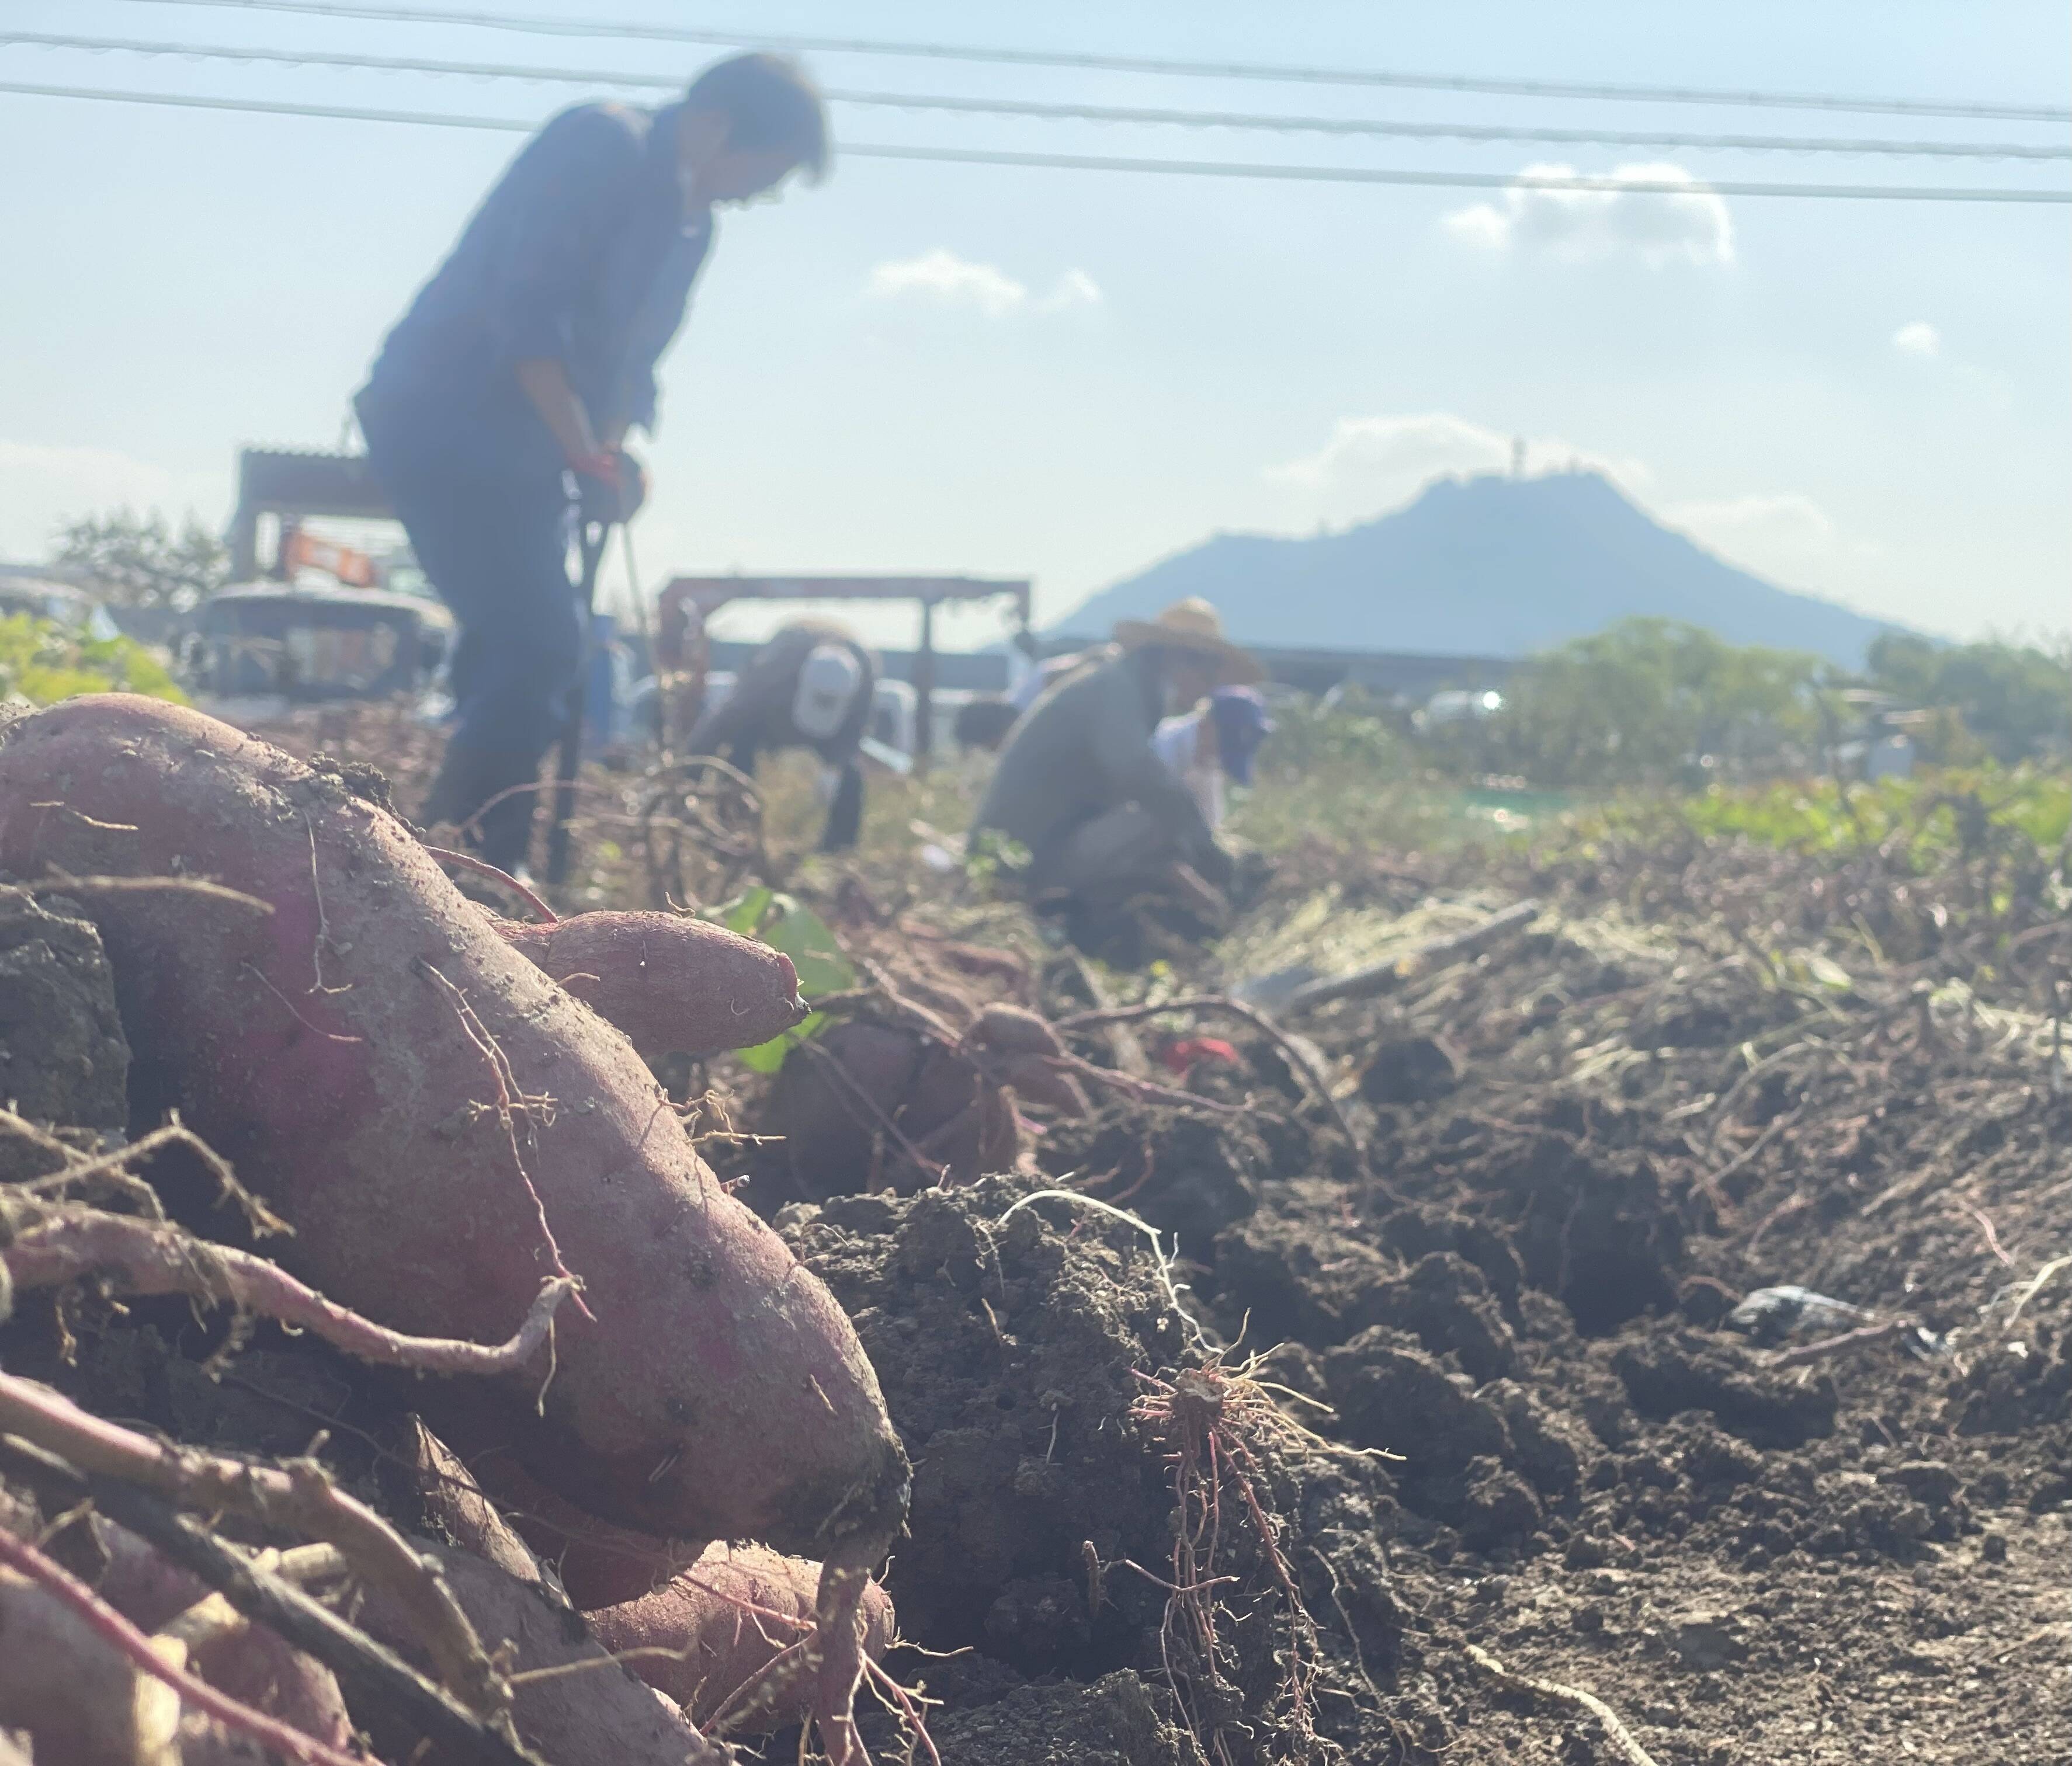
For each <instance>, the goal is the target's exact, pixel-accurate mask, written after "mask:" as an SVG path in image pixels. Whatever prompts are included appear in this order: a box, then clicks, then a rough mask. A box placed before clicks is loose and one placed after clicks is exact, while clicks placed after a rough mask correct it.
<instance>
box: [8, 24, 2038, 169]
mask: <svg viewBox="0 0 2072 1766" xmlns="http://www.w3.org/2000/svg"><path fill="white" fill-rule="evenodd" d="M10 44H13V45H19V46H21V47H28V48H35V49H46V50H82V51H90V52H93V53H96V54H102V53H112V54H121V55H171V56H179V57H182V58H184V59H188V60H197V61H232V62H263V63H265V64H269V65H275V66H282V67H294V68H354V69H364V70H366V71H368V72H376V73H413V74H432V75H438V76H452V77H457V78H464V79H471V80H530V81H535V82H537V83H540V84H547V85H562V86H583V87H588V88H597V87H630V88H635V89H640V90H652V91H672V92H673V91H679V90H680V89H681V88H682V87H683V85H684V80H683V78H682V76H680V75H676V74H655V73H631V72H623V71H617V72H615V71H612V70H608V69H605V68H590V69H588V70H571V69H567V68H540V67H532V66H528V65H525V64H522V63H514V62H485V61H450V60H437V59H432V58H427V57H422V56H416V55H359V54H354V53H352V52H349V51H334V50H320V49H269V48H251V47H231V46H228V45H224V44H202V43H167V42H162V41H151V40H143V39H135V38H121V37H81V36H69V35H60V34H57V33H54V32H47V31H0V46H6V45H10ZM824 96H825V97H828V99H829V100H831V101H833V102H834V103H837V104H844V105H857V106H859V107H867V108H872V109H890V110H921V111H938V112H949V113H955V114H958V115H964V116H988V117H1033V118H1038V119H1041V120H1042V121H1072V122H1097V123H1124V124H1149V125H1154V126H1159V125H1165V126H1174V127H1178V128H1186V129H1252V130H1272V131H1275V132H1278V133H1308V134H1322V135H1334V136H1376V137H1384V138H1391V139H1396V140H1409V141H1465V142H1534V143H1539V144H1543V145H1544V144H1554V145H1562V146H1605V147H1655V148H1680V149H1690V150H1719V151H1727V152H1753V153H1794V154H1875V155H1881V156H1887V157H1893V158H1953V159H2013V160H2031V161H2046V160H2072V145H2067V144H2065V143H2062V142H2061V143H2037V142H1953V141H1890V140H1838V139H1836V138H1832V137H1823V136H1793V135H1702V134H1688V133H1678V132H1675V131H1669V130H1657V129H1543V128H1527V127H1521V126H1515V125H1486V124H1480V123H1455V122H1436V123H1435V122H1403V121H1384V120H1371V119H1367V118H1360V117H1315V116H1260V115H1257V114H1256V113H1250V112H1243V111H1222V110H1183V109H1161V108H1154V107H1145V106H1137V105H1085V104H1054V103H1049V102H1046V101H1038V100H1029V99H1020V98H972V97H942V96H936V95H933V94H926V93H915V92H853V91H849V90H845V89H841V88H828V90H827V92H825V94H824Z"/></svg>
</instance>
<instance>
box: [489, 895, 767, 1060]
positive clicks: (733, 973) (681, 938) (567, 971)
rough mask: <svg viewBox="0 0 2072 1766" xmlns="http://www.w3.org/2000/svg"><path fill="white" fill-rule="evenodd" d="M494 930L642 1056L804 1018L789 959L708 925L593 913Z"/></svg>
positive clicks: (735, 1045)
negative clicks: (623, 1035) (613, 1027)
mask: <svg viewBox="0 0 2072 1766" xmlns="http://www.w3.org/2000/svg"><path fill="white" fill-rule="evenodd" d="M492 923H493V924H494V926H495V928H496V931H497V934H498V935H499V936H500V938H503V939H504V943H507V944H508V945H509V946H510V947H511V948H512V950H514V951H518V952H520V954H521V955H524V958H525V959H526V960H527V961H528V962H530V963H532V964H534V965H535V966H536V967H538V968H539V969H541V971H544V972H545V973H546V974H548V975H552V976H553V978H554V980H557V982H559V983H560V984H561V987H562V988H563V989H564V990H565V992H569V993H572V994H574V996H576V998H578V1000H582V1002H583V1004H585V1005H586V1006H588V1007H589V1008H590V1009H591V1010H592V1011H593V1012H596V1013H597V1015H598V1016H599V1017H600V1018H602V1019H603V1020H604V1021H606V1023H608V1024H611V1025H616V1026H617V1027H618V1028H619V1029H621V1030H623V1031H624V1032H625V1033H626V1035H627V1040H628V1041H631V1043H632V1045H633V1046H634V1047H635V1049H638V1050H639V1052H640V1053H641V1055H642V1056H643V1058H655V1057H657V1056H660V1055H666V1054H687V1055H693V1056H698V1055H713V1054H718V1053H722V1051H724V1050H726V1049H746V1048H749V1047H750V1046H752V1045H754V1044H756V1043H759V1042H767V1041H769V1040H770V1039H771V1037H774V1036H777V1035H779V1034H780V1033H783V1031H786V1030H788V1029H791V1026H792V1025H795V1024H796V1023H798V1022H799V1021H800V1019H802V1018H804V1016H805V1015H806V1002H805V1001H804V1000H802V999H800V997H799V977H798V973H797V971H796V970H794V969H793V968H792V967H791V959H790V958H789V957H787V956H786V955H784V953H783V951H775V950H772V949H771V947H769V946H768V945H767V944H759V943H756V942H755V940H754V939H753V938H742V936H741V935H740V934H738V933H735V932H730V931H728V930H726V927H724V926H713V925H712V924H711V923H710V922H707V921H705V920H694V919H691V918H687V917H686V916H685V915H682V914H651V913H598V914H571V915H570V916H569V918H566V919H562V920H552V921H545V922H532V921H521V920H497V921H495V922H492Z"/></svg>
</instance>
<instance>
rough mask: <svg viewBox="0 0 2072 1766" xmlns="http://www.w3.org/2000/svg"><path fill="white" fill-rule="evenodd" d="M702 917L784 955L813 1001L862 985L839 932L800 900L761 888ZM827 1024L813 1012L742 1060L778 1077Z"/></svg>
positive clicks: (821, 1014) (756, 1070)
mask: <svg viewBox="0 0 2072 1766" xmlns="http://www.w3.org/2000/svg"><path fill="white" fill-rule="evenodd" d="M700 918H702V919H707V920H712V921H714V922H717V923H718V924H719V925H721V926H725V927H726V929H727V930H728V931H730V932H738V933H739V934H741V935H742V937H743V938H759V939H761V940H762V942H763V943H765V944H767V945H769V946H770V947H772V948H773V949H775V950H779V951H783V953H784V955H787V957H789V958H790V959H791V967H793V968H795V969H796V970H797V971H799V992H800V993H802V994H803V995H804V996H805V997H806V998H807V999H808V1000H816V999H821V998H824V996H827V995H828V994H830V993H841V992H845V990H847V989H848V988H853V987H854V986H855V985H856V967H855V965H854V964H853V963H851V962H850V961H849V958H848V956H847V955H846V954H845V952H844V951H843V950H842V947H841V940H840V939H839V938H837V937H836V936H835V934H834V930H833V928H832V927H831V926H828V923H827V922H826V921H824V920H823V919H822V918H820V915H818V914H816V913H814V912H813V910H812V909H811V908H809V907H807V906H805V905H804V903H803V902H801V901H800V900H799V899H798V898H797V897H796V896H791V895H786V894H784V893H781V892H780V891H779V890H776V889H771V888H769V887H768V886H767V885H761V884H759V885H757V886H756V887H755V888H754V889H750V890H748V891H747V892H746V893H744V894H741V895H738V896H736V897H734V899H733V900H732V901H722V902H721V903H720V904H719V905H718V906H717V907H711V908H707V909H706V910H705V911H704V913H703V914H701V915H700ZM826 1023H827V1017H826V1015H825V1014H824V1012H808V1014H807V1016H806V1017H805V1018H804V1021H802V1022H800V1023H799V1024H796V1025H793V1026H792V1027H791V1029H789V1030H787V1031H784V1032H783V1033H780V1034H779V1035H777V1036H775V1037H771V1039H770V1041H767V1042H763V1043H759V1044H757V1045H755V1047H754V1048H752V1049H742V1050H741V1051H740V1058H741V1060H742V1062H744V1063H746V1066H748V1068H749V1070H750V1071H751V1072H754V1073H775V1071H776V1070H778V1069H779V1067H781V1066H783V1064H784V1057H785V1056H786V1055H787V1054H788V1053H791V1049H793V1048H794V1047H795V1046H796V1045H798V1044H799V1043H801V1042H804V1041H805V1040H806V1039H807V1038H808V1037H812V1036H817V1035H818V1034H819V1033H820V1030H821V1029H822V1028H823V1027H824V1025H825V1024H826Z"/></svg>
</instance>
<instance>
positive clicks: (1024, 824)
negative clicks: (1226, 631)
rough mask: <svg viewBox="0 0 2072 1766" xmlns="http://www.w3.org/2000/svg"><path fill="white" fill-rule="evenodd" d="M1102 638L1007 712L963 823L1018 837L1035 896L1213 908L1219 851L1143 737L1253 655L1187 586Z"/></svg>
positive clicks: (1223, 863) (1221, 878)
mask: <svg viewBox="0 0 2072 1766" xmlns="http://www.w3.org/2000/svg"><path fill="white" fill-rule="evenodd" d="M1115 638H1116V641H1115V643H1114V644H1113V645H1112V647H1110V648H1109V649H1108V651H1105V652H1104V653H1100V654H1099V655H1095V656H1092V657H1089V658H1088V659H1087V662H1086V664H1085V665H1084V666H1082V667H1079V668H1078V669H1076V670H1075V671H1074V672H1073V673H1072V674H1071V675H1070V676H1068V677H1067V678H1066V679H1065V680H1063V681H1061V682H1059V684H1056V685H1054V686H1053V687H1051V688H1050V689H1049V690H1048V691H1046V692H1045V693H1044V694H1043V695H1042V697H1040V698H1039V699H1038V700H1037V701H1036V703H1035V704H1034V705H1033V706H1032V707H1031V708H1030V709H1029V710H1028V711H1027V712H1026V713H1025V714H1024V715H1023V717H1022V720H1021V721H1020V722H1019V723H1017V725H1015V726H1014V729H1013V733H1011V734H1010V735H1009V737H1008V740H1007V745H1006V746H1005V749H1004V750H1002V752H1001V757H1000V764H999V766H998V767H997V769H996V770H995V771H994V774H993V780H992V783H991V785H990V786H989V789H988V790H987V792H986V795H985V801H984V802H983V803H980V806H979V810H978V815H977V817H976V820H975V821H974V823H973V825H972V834H973V836H974V838H977V837H979V836H983V835H984V834H985V833H986V832H995V833H997V834H1000V835H1001V836H1005V837H1006V838H1007V839H1009V840H1013V841H1015V842H1017V844H1020V845H1022V846H1023V847H1025V848H1027V850H1028V853H1029V859H1028V864H1027V868H1026V871H1024V872H1023V873H1022V881H1023V883H1024V884H1025V885H1026V887H1027V888H1028V889H1030V891H1031V892H1032V893H1034V894H1036V895H1038V896H1039V897H1050V898H1052V899H1053V900H1056V899H1058V898H1059V897H1063V898H1064V900H1065V901H1066V903H1067V905H1068V906H1072V907H1075V908H1078V909H1081V910H1092V911H1094V912H1096V913H1097V912H1100V911H1101V910H1105V909H1112V908H1114V907H1118V906H1121V905H1123V904H1124V903H1125V902H1127V901H1129V900H1131V899H1132V898H1133V897H1137V896H1141V895H1146V894H1161V895H1165V896H1167V897H1172V898H1176V899H1178V900H1179V901H1182V903H1184V904H1185V905H1186V906H1189V907H1190V909H1192V910H1194V911H1196V912H1197V913H1198V914H1202V916H1203V917H1204V918H1207V919H1208V920H1210V921H1211V923H1217V922H1220V921H1221V920H1222V919H1223V918H1224V917H1225V916H1226V915H1227V912H1228V903H1227V900H1226V898H1225V896H1224V893H1223V892H1224V890H1225V889H1227V886H1228V885H1229V882H1230V879H1231V873H1232V869H1233V865H1232V860H1231V855H1230V852H1228V850H1227V848H1225V847H1224V846H1223V844H1221V843H1220V842H1219V840H1218V839H1217V837H1216V835H1215V831H1214V830H1213V829H1212V828H1211V827H1210V825H1209V822H1208V819H1207V816H1205V815H1203V813H1202V805H1201V804H1200V803H1198V801H1197V800H1196V799H1195V796H1194V793H1193V792H1192V791H1190V790H1189V789H1188V786H1187V785H1186V782H1184V781H1183V780H1182V778H1180V777H1179V776H1178V774H1176V773H1175V772H1174V770H1172V769H1171V768H1170V767H1169V766H1167V765H1166V763H1165V762H1164V761H1163V760H1162V759H1161V758H1160V757H1159V755H1158V754H1157V750H1155V749H1154V747H1153V737H1154V735H1155V734H1156V733H1157V729H1158V727H1159V725H1160V723H1161V720H1163V719H1164V718H1165V717H1167V716H1169V715H1185V714H1186V713H1190V712H1192V711H1193V710H1194V707H1195V706H1196V705H1198V704H1199V703H1200V702H1201V701H1202V700H1203V699H1204V698H1206V697H1207V696H1208V695H1209V694H1211V692H1214V691H1215V689H1216V688H1218V687H1219V686H1237V685H1242V684H1248V683H1250V682H1252V681H1256V680H1258V679H1259V677H1260V670H1259V667H1258V665H1257V664H1256V663H1255V662H1253V660H1252V658H1251V657H1249V656H1248V655H1246V654H1245V653H1244V651H1241V650H1239V648H1238V647H1236V646H1235V645H1234V644H1232V643H1231V642H1230V641H1229V640H1228V639H1226V638H1225V637H1224V636H1223V622H1222V621H1221V619H1220V618H1218V616H1217V614H1216V610H1215V608H1214V607H1212V606H1210V605H1209V603H1208V602H1206V601H1202V600H1199V599H1194V598H1190V599H1189V600H1186V601H1182V602H1178V603H1176V604H1175V605H1174V606H1170V607H1168V608H1167V609H1166V610H1165V611H1164V612H1163V613H1161V614H1159V615H1158V617H1157V618H1156V619H1154V620H1149V621H1145V620H1124V621H1123V622H1121V623H1120V624H1119V625H1117V626H1116V632H1115Z"/></svg>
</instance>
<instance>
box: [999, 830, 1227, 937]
mask: <svg viewBox="0 0 2072 1766" xmlns="http://www.w3.org/2000/svg"><path fill="white" fill-rule="evenodd" d="M1027 881H1028V885H1029V886H1030V888H1031V889H1033V890H1034V892H1035V893H1039V894H1040V893H1049V892H1052V891H1061V892H1063V893H1066V894H1068V895H1071V896H1074V897H1077V898H1079V900H1081V901H1086V902H1088V903H1090V904H1092V905H1095V906H1114V905H1116V904H1117V903H1119V902H1121V901H1127V900H1128V898H1129V897H1132V896H1133V895H1137V894H1141V893H1146V892H1150V893H1161V894H1165V895H1170V896H1174V897H1178V898H1179V899H1180V900H1182V901H1185V902H1186V903H1187V904H1188V905H1189V906H1191V907H1193V908H1194V909H1195V910H1198V912H1200V913H1201V914H1202V915H1203V916H1204V917H1205V918H1208V919H1211V920H1212V921H1213V920H1219V919H1221V918H1223V916H1224V915H1225V914H1227V912H1228V907H1227V903H1226V902H1225V901H1224V900H1223V895H1222V893H1220V892H1219V890H1217V889H1215V887H1214V886H1213V885H1211V884H1209V883H1207V882H1205V881H1202V877H1201V876H1200V875H1199V874H1198V873H1197V872H1196V871H1195V870H1194V869H1193V867H1192V866H1190V865H1189V864H1188V863H1187V862H1186V859H1185V858H1184V857H1183V856H1182V852H1181V848H1180V845H1179V843H1178V841H1176V840H1174V838H1173V836H1172V835H1171V833H1170V832H1168V831H1167V829H1166V828H1165V825H1164V824H1163V823H1161V822H1160V821H1159V819H1157V817H1156V816H1155V815H1153V814H1152V813H1151V812H1150V811H1149V810H1147V809H1145V807H1143V806H1142V805H1141V804H1139V803H1120V804H1117V805H1116V807H1114V808H1113V809H1111V810H1108V811H1104V812H1103V813H1102V814H1100V815H1096V816H1093V817H1091V819H1088V820H1087V821H1083V822H1081V823H1079V824H1078V825H1077V826H1076V827H1074V828H1070V829H1068V830H1067V831H1066V832H1064V833H1063V834H1061V835H1060V836H1058V837H1057V839H1056V840H1054V841H1052V842H1051V843H1050V844H1048V846H1047V847H1046V848H1045V849H1043V850H1041V851H1038V852H1034V853H1032V854H1031V855H1030V866H1029V872H1028V877H1027Z"/></svg>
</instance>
